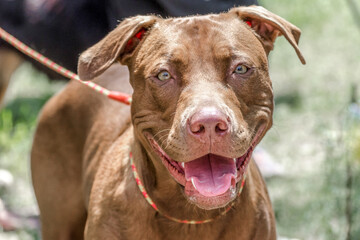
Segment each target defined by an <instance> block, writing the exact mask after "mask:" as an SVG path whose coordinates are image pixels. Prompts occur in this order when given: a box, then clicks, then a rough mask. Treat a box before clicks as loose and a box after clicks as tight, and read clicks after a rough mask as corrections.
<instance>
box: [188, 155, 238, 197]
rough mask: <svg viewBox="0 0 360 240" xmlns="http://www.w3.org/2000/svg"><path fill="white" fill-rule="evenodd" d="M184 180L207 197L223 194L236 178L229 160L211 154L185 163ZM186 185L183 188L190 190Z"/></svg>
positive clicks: (231, 161) (234, 166)
mask: <svg viewBox="0 0 360 240" xmlns="http://www.w3.org/2000/svg"><path fill="white" fill-rule="evenodd" d="M184 170H185V179H186V181H192V182H193V185H194V187H195V188H196V190H197V191H198V192H199V193H200V194H202V195H204V196H207V197H213V196H218V195H221V194H223V193H225V192H226V191H227V190H228V189H229V188H230V185H231V179H232V178H236V165H235V163H234V160H233V159H231V158H224V157H220V156H216V155H212V154H208V155H205V156H203V157H201V158H198V159H195V160H193V161H191V162H187V163H185V169H184ZM191 179H192V180H191ZM189 185H190V184H189V183H187V184H186V185H185V188H190V187H191V185H190V186H189Z"/></svg>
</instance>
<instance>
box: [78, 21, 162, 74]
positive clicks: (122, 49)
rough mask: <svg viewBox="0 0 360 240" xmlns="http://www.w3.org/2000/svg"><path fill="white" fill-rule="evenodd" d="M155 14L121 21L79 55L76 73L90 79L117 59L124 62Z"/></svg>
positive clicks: (151, 23) (149, 25)
mask: <svg viewBox="0 0 360 240" xmlns="http://www.w3.org/2000/svg"><path fill="white" fill-rule="evenodd" d="M158 19H159V18H158V17H156V16H136V17H132V18H127V19H125V20H124V21H122V22H121V23H120V24H119V25H118V26H117V27H116V28H115V29H114V30H113V31H112V32H110V33H109V34H108V35H107V36H106V37H105V38H103V39H102V40H101V41H100V42H98V43H97V44H95V45H94V46H92V47H90V48H89V49H87V50H86V51H85V52H83V53H82V54H81V55H80V58H79V62H78V74H79V76H80V78H81V79H82V80H91V79H93V78H95V77H96V76H98V75H100V74H101V73H103V72H104V71H105V70H106V69H108V68H109V67H110V66H111V64H113V63H114V62H115V61H116V60H119V61H120V63H121V64H126V62H127V60H128V59H129V58H130V57H131V56H132V54H133V53H134V51H135V49H136V47H137V46H138V45H139V43H140V42H141V41H142V40H143V39H144V36H145V34H146V32H147V31H148V30H149V29H150V27H151V26H152V25H153V24H154V23H155V22H156V21H157V20H158Z"/></svg>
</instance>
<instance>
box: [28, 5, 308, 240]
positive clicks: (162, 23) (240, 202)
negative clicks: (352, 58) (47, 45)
mask: <svg viewBox="0 0 360 240" xmlns="http://www.w3.org/2000/svg"><path fill="white" fill-rule="evenodd" d="M300 33H301V32H300V30H299V29H298V28H297V27H296V26H294V25H292V24H291V23H289V22H287V21H286V20H284V19H283V18H281V17H279V16H277V15H275V14H273V13H271V12H269V11H268V10H266V9H264V8H262V7H258V6H250V7H236V8H232V9H231V10H229V11H228V12H226V13H221V14H210V15H198V16H191V17H183V18H166V19H163V18H160V17H157V16H152V15H148V16H135V17H131V18H127V19H125V20H124V21H122V22H121V23H120V24H119V25H118V27H117V28H116V29H115V30H113V31H112V32H110V33H109V34H108V35H107V36H106V37H105V38H104V39H102V40H101V41H100V42H98V43H97V44H95V45H94V46H92V47H90V48H89V49H88V50H86V51H85V52H83V53H82V54H81V56H80V58H79V63H78V73H79V76H80V78H81V79H83V80H92V81H94V82H96V83H98V84H100V85H103V86H105V87H107V88H110V89H112V90H118V91H122V92H126V93H133V95H132V96H133V102H132V104H131V107H129V106H125V105H122V104H121V103H118V102H114V101H111V100H108V99H105V98H104V97H103V96H100V95H98V94H97V93H95V92H92V91H91V90H89V89H87V88H84V87H83V86H81V85H80V84H78V83H76V82H71V83H70V84H69V85H68V86H67V87H66V88H65V89H64V90H63V91H62V92H60V93H59V94H58V95H56V96H54V97H53V98H52V99H51V100H50V101H49V102H48V103H47V104H46V106H45V107H44V109H43V110H42V113H41V115H40V118H39V123H38V126H37V130H36V133H35V137H34V142H33V148H32V153H31V170H32V178H33V185H34V190H35V195H36V198H37V201H38V204H39V209H40V216H41V221H42V235H43V239H45V240H46V239H83V238H84V239H132V240H133V239H252V240H254V239H261V240H266V239H276V227H275V219H274V213H273V210H272V206H271V202H270V199H269V196H268V193H267V189H266V186H265V183H264V181H263V178H262V176H261V174H260V172H259V170H258V168H257V166H256V164H255V163H254V162H253V161H252V160H251V153H252V151H253V149H254V148H255V146H256V145H257V144H258V143H259V142H260V141H261V139H262V138H263V137H264V135H265V134H266V132H267V131H268V130H269V129H270V128H271V126H272V114H273V107H274V104H273V91H272V84H271V80H270V77H269V73H268V59H267V57H268V54H269V52H270V51H271V50H272V49H273V44H274V41H275V39H276V38H277V37H278V36H280V35H283V36H284V37H285V38H286V39H287V40H288V42H289V43H290V44H291V45H292V46H293V48H294V49H295V51H296V53H297V55H298V57H299V59H300V60H301V62H302V63H303V64H305V60H304V57H303V56H302V54H301V52H300V50H299V48H298V41H299V38H300ZM118 63H120V64H122V65H126V66H127V68H128V71H127V70H126V68H125V67H121V66H120V65H119V64H118ZM128 79H130V81H128ZM129 83H130V84H129ZM132 89H133V90H132ZM132 91H133V92H132ZM135 171H136V173H135ZM139 185H140V189H141V190H140V189H139ZM142 187H143V188H142ZM149 198H150V199H151V200H149ZM154 208H155V209H157V210H154ZM184 222H186V223H194V222H198V223H199V222H200V223H201V222H202V224H186V223H184Z"/></svg>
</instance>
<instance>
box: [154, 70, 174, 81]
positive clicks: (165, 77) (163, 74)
mask: <svg viewBox="0 0 360 240" xmlns="http://www.w3.org/2000/svg"><path fill="white" fill-rule="evenodd" d="M157 77H158V79H159V80H161V81H166V80H169V79H170V78H171V75H170V73H169V72H168V71H162V72H160V73H159V74H158V75H157Z"/></svg>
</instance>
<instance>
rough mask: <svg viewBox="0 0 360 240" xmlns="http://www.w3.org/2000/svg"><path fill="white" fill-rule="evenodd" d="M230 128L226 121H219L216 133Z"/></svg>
mask: <svg viewBox="0 0 360 240" xmlns="http://www.w3.org/2000/svg"><path fill="white" fill-rule="evenodd" d="M227 130H228V125H227V124H226V123H225V122H219V123H218V124H216V126H215V132H216V133H222V132H226V131H227Z"/></svg>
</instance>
